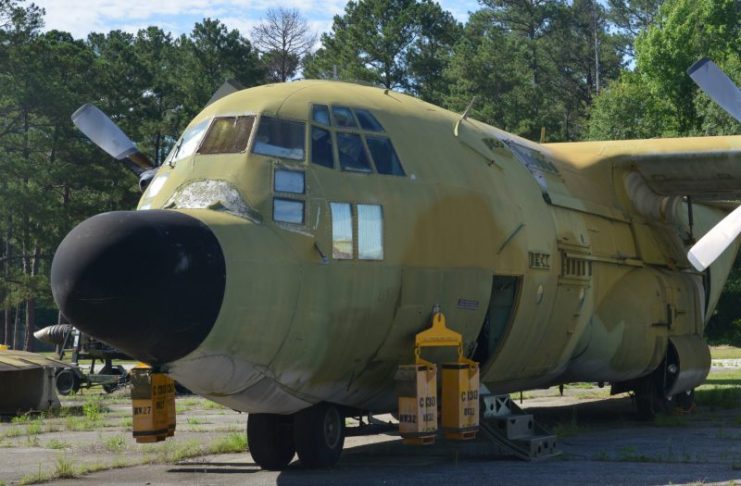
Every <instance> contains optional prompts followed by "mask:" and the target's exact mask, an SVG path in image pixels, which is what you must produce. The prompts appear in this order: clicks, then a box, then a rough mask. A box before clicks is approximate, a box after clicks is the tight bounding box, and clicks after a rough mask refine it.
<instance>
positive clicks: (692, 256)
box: [687, 206, 741, 272]
mask: <svg viewBox="0 0 741 486" xmlns="http://www.w3.org/2000/svg"><path fill="white" fill-rule="evenodd" d="M739 234H741V206H739V207H737V208H736V209H735V210H734V211H733V212H732V213H731V214H729V215H728V216H726V217H725V218H723V219H722V220H721V222H720V223H718V224H716V225H715V226H713V228H712V229H711V230H710V231H708V232H707V233H706V234H705V236H703V237H702V238H700V241H698V242H697V243H695V245H694V246H693V247H692V248H690V251H689V253H687V259H688V260H689V261H690V263H691V264H692V266H693V267H695V268H696V269H697V270H698V271H700V272H702V271H703V270H705V269H706V268H708V267H709V266H710V265H712V263H713V262H714V261H715V260H716V259H717V258H718V257H719V256H720V254H721V253H723V252H724V251H725V249H726V248H728V247H729V246H731V245H732V244H733V242H734V241H735V240H736V238H738V235H739Z"/></svg>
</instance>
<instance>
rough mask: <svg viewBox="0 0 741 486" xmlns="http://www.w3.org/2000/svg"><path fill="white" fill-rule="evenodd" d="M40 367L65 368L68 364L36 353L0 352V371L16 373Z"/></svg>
mask: <svg viewBox="0 0 741 486" xmlns="http://www.w3.org/2000/svg"><path fill="white" fill-rule="evenodd" d="M40 367H52V368H67V367H69V364H67V363H63V362H61V361H57V360H55V359H51V358H47V357H46V356H43V355H40V354H36V353H29V352H26V351H10V350H6V351H3V350H0V371H17V370H25V369H31V368H40Z"/></svg>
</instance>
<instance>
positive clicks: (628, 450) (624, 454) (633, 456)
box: [618, 447, 658, 462]
mask: <svg viewBox="0 0 741 486" xmlns="http://www.w3.org/2000/svg"><path fill="white" fill-rule="evenodd" d="M618 452H619V454H620V455H619V456H618V460H619V461H622V462H657V461H658V459H656V458H654V457H651V456H647V455H645V454H637V453H636V449H635V447H623V448H621V449H620V450H619V451H618Z"/></svg>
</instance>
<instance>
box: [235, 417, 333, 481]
mask: <svg viewBox="0 0 741 486" xmlns="http://www.w3.org/2000/svg"><path fill="white" fill-rule="evenodd" d="M247 443H248V444H249V448H250V453H251V454H252V458H253V459H254V460H255V462H256V463H257V464H258V465H259V466H260V467H262V468H263V469H269V470H273V471H275V470H280V469H284V468H285V467H286V466H288V464H290V462H291V460H292V459H293V456H294V454H295V453H297V452H298V458H299V460H300V461H301V465H302V466H304V467H307V468H319V467H330V466H334V465H335V464H337V461H339V460H340V455H341V454H342V447H343V445H344V443H345V417H344V416H343V415H342V412H340V410H339V409H338V408H337V407H336V406H334V405H332V404H329V403H319V404H316V405H313V406H311V407H309V408H307V409H304V410H301V411H300V412H297V413H295V414H293V415H276V414H269V413H252V414H250V415H249V416H248V418H247Z"/></svg>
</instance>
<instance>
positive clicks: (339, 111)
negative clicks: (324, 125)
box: [332, 106, 358, 128]
mask: <svg viewBox="0 0 741 486" xmlns="http://www.w3.org/2000/svg"><path fill="white" fill-rule="evenodd" d="M332 115H333V116H334V124H335V126H336V127H337V128H358V124H357V123H355V117H354V116H352V111H350V108H346V107H344V106H334V107H332Z"/></svg>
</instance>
